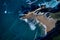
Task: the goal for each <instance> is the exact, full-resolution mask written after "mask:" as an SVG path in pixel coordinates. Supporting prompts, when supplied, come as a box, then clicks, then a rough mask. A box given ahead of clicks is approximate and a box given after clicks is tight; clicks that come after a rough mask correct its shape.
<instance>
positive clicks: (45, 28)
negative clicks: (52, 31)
mask: <svg viewBox="0 0 60 40" xmlns="http://www.w3.org/2000/svg"><path fill="white" fill-rule="evenodd" d="M41 24H42V25H43V27H44V31H45V36H46V35H47V31H46V30H47V27H46V25H44V24H43V23H42V22H41Z"/></svg>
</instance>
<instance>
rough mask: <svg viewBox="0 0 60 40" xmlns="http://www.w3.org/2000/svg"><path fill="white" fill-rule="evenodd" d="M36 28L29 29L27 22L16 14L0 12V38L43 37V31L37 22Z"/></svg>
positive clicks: (7, 39) (22, 39) (30, 38)
mask: <svg viewBox="0 0 60 40" xmlns="http://www.w3.org/2000/svg"><path fill="white" fill-rule="evenodd" d="M35 26H36V29H35V30H31V29H30V26H29V25H28V23H26V22H25V21H23V20H20V19H19V18H18V16H17V15H15V14H14V15H13V14H2V15H1V26H0V40H34V39H35V38H36V37H43V36H44V35H43V34H44V31H43V30H41V29H42V26H41V28H40V27H39V25H38V24H36V25H35Z"/></svg>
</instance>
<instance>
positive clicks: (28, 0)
mask: <svg viewBox="0 0 60 40" xmlns="http://www.w3.org/2000/svg"><path fill="white" fill-rule="evenodd" d="M37 1H38V0H35V1H33V2H31V1H30V0H27V1H26V2H28V4H30V5H31V4H33V3H35V2H37Z"/></svg>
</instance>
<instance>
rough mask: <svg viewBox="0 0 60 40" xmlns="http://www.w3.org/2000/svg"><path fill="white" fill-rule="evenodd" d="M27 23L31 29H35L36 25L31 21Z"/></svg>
mask: <svg viewBox="0 0 60 40" xmlns="http://www.w3.org/2000/svg"><path fill="white" fill-rule="evenodd" d="M28 24H29V26H30V29H31V30H35V29H36V26H35V25H34V24H33V23H28Z"/></svg>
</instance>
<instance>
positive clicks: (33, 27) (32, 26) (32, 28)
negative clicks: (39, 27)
mask: <svg viewBox="0 0 60 40" xmlns="http://www.w3.org/2000/svg"><path fill="white" fill-rule="evenodd" d="M20 19H21V20H24V21H25V22H26V23H28V24H29V27H30V29H31V30H35V29H36V26H35V25H34V24H33V23H32V22H29V21H28V19H22V18H20Z"/></svg>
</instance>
